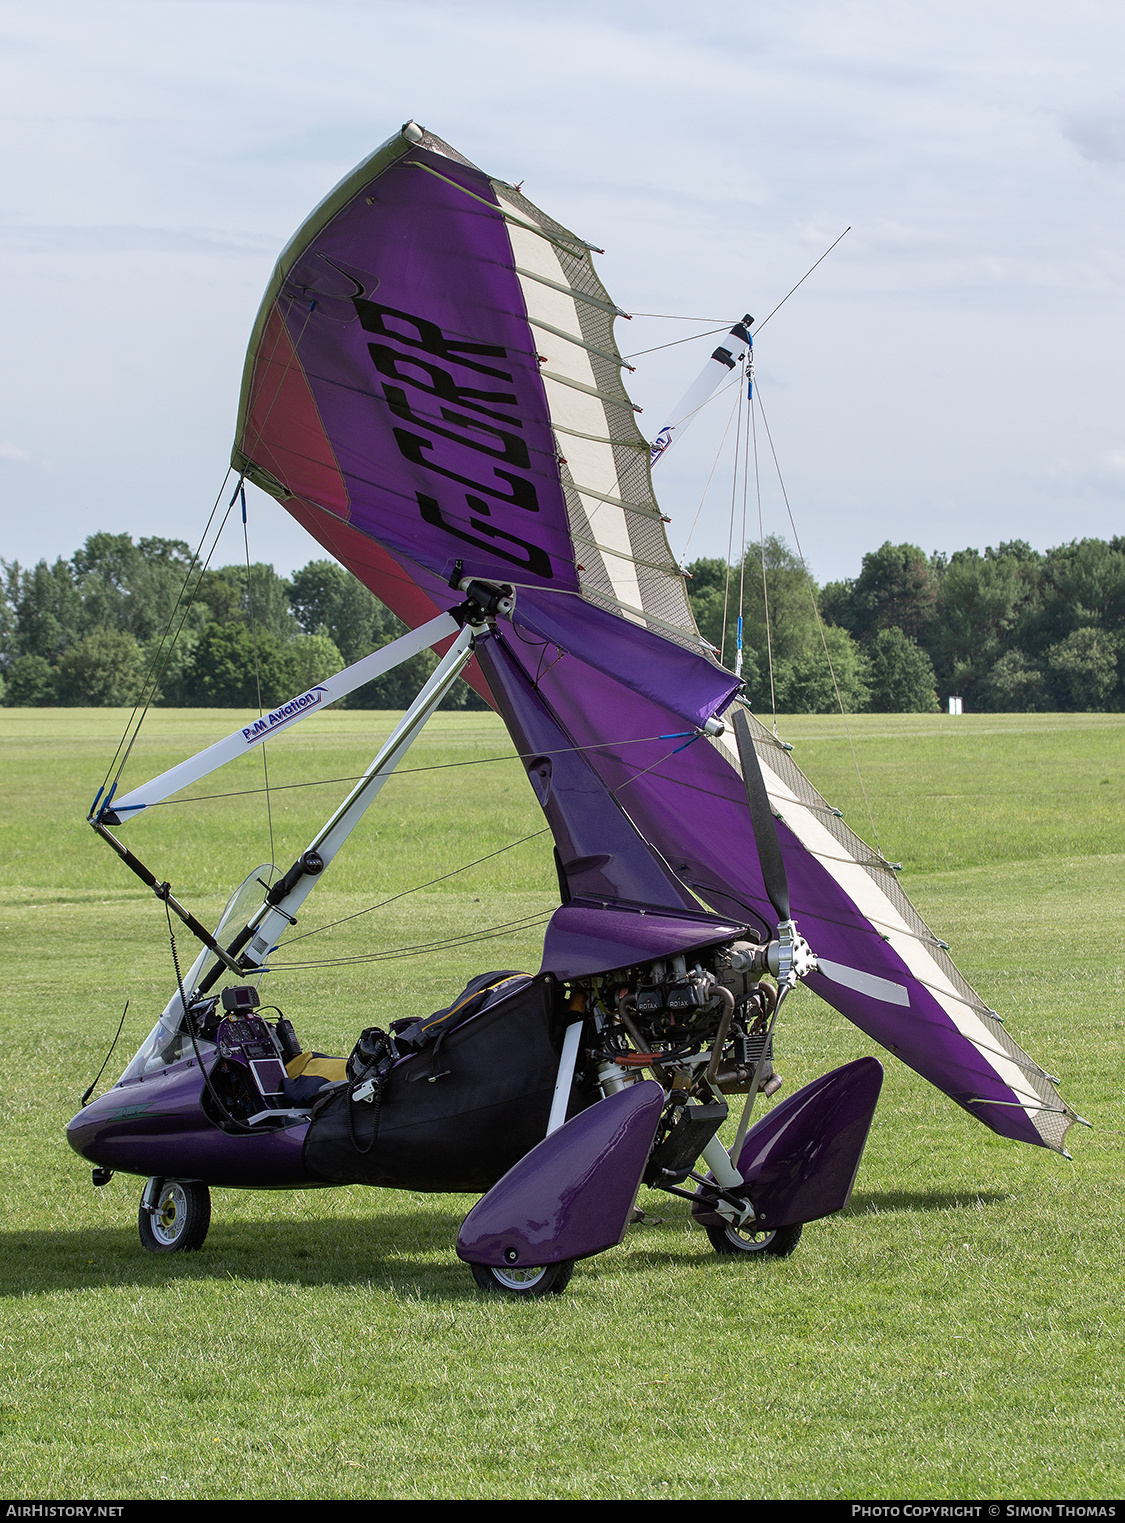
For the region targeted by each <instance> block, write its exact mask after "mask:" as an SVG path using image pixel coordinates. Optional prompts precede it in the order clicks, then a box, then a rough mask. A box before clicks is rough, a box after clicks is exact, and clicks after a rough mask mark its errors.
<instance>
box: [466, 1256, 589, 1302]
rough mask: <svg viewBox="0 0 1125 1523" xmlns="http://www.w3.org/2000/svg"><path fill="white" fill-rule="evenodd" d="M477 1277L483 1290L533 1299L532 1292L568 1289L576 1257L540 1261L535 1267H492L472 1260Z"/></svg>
mask: <svg viewBox="0 0 1125 1523" xmlns="http://www.w3.org/2000/svg"><path fill="white" fill-rule="evenodd" d="M469 1267H470V1269H471V1270H472V1271H473V1279H474V1280H475V1281H476V1282H477V1284H478V1285H479V1286H480V1288H481V1290H491V1291H497V1292H499V1294H500V1295H506V1296H516V1297H518V1298H520V1299H522V1300H529V1299H530V1298H531V1297H532V1296H558V1295H561V1294H562V1292H563V1291H564V1290H565V1289H566V1287H567V1284H568V1283H569V1281H570V1277H571V1275H572V1274H573V1272H574V1260H573V1259H564V1260H563V1261H562V1263H561V1264H543V1265H536V1266H535V1267H534V1268H531V1267H529V1268H527V1269H522V1268H521V1269H517V1268H516V1267H515V1266H514V1265H513V1266H512V1268H510V1269H509V1268H507V1267H506V1266H505V1267H504V1268H497V1269H494V1268H492V1266H491V1265H489V1264H470V1266H469Z"/></svg>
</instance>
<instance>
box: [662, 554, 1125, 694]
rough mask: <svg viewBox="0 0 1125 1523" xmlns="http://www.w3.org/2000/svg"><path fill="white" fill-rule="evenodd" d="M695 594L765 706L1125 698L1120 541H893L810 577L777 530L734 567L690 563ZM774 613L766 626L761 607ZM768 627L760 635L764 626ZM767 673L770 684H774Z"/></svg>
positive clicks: (1124, 572) (697, 608) (718, 641)
mask: <svg viewBox="0 0 1125 1523" xmlns="http://www.w3.org/2000/svg"><path fill="white" fill-rule="evenodd" d="M688 572H689V580H688V583H687V587H688V596H689V599H690V601H691V605H692V608H693V610H694V612H695V617H696V621H697V623H698V624H699V628H700V632H701V633H702V634H703V635H704V636H705V637H706V638H707V639H708V640H710V641H711V642H712V644H713V645H715V646H716V647H717V648H718V649H719V651H720V652H721V655H722V659H723V662H724V664H725V665H726V666H732V665H733V664H734V656H735V651H736V641H737V620H738V613H739V609H740V607H741V610H742V616H743V623H742V642H743V666H742V675H743V678H744V680H745V682H746V685H747V689H748V692H749V696H750V699H751V702H752V703H753V704H754V707H755V708H756V709H758V710H759V711H760V712H761V711H768V710H771V709H773V708H774V707H776V709H777V711H778V712H779V713H783V714H793V713H805V714H809V713H812V714H819V713H830V712H832V711H833V710H835V709H836V708H837V707H838V706H839V704H841V703H842V705H843V707H844V709H845V710H846V711H848V712H851V713H861V712H864V711H867V712H874V713H926V712H932V711H934V710H936V709H937V708H938V707H939V705H941V706H944V701H945V699H947V698H948V697H950V696H952V695H956V696H959V697H961V698H963V700H964V705H965V708H966V709H967V710H970V711H971V710H978V711H980V710H986V711H991V712H1003V713H1011V712H1027V711H1029V710H1053V711H1065V710H1071V711H1073V710H1097V711H1116V712H1120V711H1121V710H1123V709H1125V538H1122V537H1120V536H1117V537H1115V538H1113V539H1111V540H1109V541H1106V540H1101V539H1081V540H1072V541H1071V542H1070V543H1069V544H1065V545H1059V546H1058V547H1057V548H1055V549H1053V550H1047V551H1045V552H1040V551H1038V550H1033V549H1032V547H1031V546H1030V545H1029V544H1027V543H1026V542H1025V541H1023V540H1011V541H1008V542H1006V543H1003V544H1001V545H1000V546H999V547H998V548H997V549H993V548H992V547H991V546H989V547H988V548H987V549H986V550H985V551H984V552H983V554H982V553H981V552H980V551H979V550H972V549H967V550H957V551H955V552H954V553H953V554H952V555H948V556H947V555H944V554H941V553H938V552H935V553H934V554H932V555H928V556H927V555H926V554H924V552H923V551H922V550H921V549H920V548H919V547H918V546H917V545H910V544H903V545H893V544H891V543H890V541H889V540H888V541H887V542H886V543H885V544H883V545H881V546H880V547H879V549H878V550H871V551H869V552H868V553H867V554H866V555H865V556H864V557H863V564H862V566H861V568H860V572H859V575H858V576H857V577H854V578H852V579H849V580H847V581H839V582H829V583H828V584H827V585H826V586H824V587H817V586H816V584H815V583H814V582H813V581H812V580H811V578H810V577H808V576H806V574H805V568H804V566H803V564H802V562H801V560H800V558H799V557H798V556H797V555H795V554H794V552H793V551H792V550H791V549H790V548H789V546H788V545H786V544H785V542H784V541H783V540H781V539H778V538H776V537H773V538H770V539H767V540H766V541H765V544H764V545H762V546H760V547H759V546H757V545H755V546H753V547H751V548H749V549H748V550H747V551H746V554H745V557H744V559H743V561H742V562H741V563H740V564H735V565H734V566H731V567H729V568H728V566H727V563H726V562H725V561H723V560H698V561H696V562H694V564H693V565H691V566H689V567H688ZM767 607H768V611H769V618H768V625H767V617H766V611H767ZM767 630H768V634H767ZM771 668H772V682H771Z"/></svg>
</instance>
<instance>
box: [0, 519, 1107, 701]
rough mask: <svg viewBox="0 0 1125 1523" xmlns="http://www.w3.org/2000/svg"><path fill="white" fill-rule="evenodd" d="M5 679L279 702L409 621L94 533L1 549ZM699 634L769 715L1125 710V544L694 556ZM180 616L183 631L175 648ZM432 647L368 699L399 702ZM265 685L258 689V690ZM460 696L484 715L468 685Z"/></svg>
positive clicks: (63, 694)
mask: <svg viewBox="0 0 1125 1523" xmlns="http://www.w3.org/2000/svg"><path fill="white" fill-rule="evenodd" d="M0 569H2V573H3V587H2V597H0V680H2V682H3V693H2V700H0V701H2V702H3V703H4V704H6V705H9V706H25V705H45V704H83V705H103V704H118V705H119V704H131V703H133V702H135V701H136V700H137V698H138V697H139V696H140V695H141V694H142V692H146V693H147V691H148V689H147V688H146V680H147V681H148V682H149V684H150V685H152V684H153V683H154V684H155V691H156V698H155V700H154V701H156V702H157V703H160V704H164V705H173V706H182V705H200V706H206V707H223V708H227V707H235V708H247V707H256V706H257V704H258V702H259V701H260V702H261V703H262V704H263V705H265V706H269V705H272V704H275V703H279V702H281V701H282V700H283V699H285V698H288V697H290V696H292V695H293V694H294V693H297V692H301V691H302V690H303V689H304V688H307V687H311V686H312V685H313V684H314V683H316V682H319V681H322V680H323V679H324V678H325V677H327V676H329V675H331V674H332V673H333V672H335V671H339V670H340V669H341V667H343V666H346V665H348V664H349V663H350V662H352V661H356V660H358V659H359V658H360V657H361V656H364V655H366V654H367V653H368V652H369V651H371V650H373V649H374V648H376V647H377V646H380V645H384V644H386V643H387V641H389V640H392V639H394V638H395V636H396V635H398V634H401V633H402V631H403V628H404V626H403V625H402V624H401V623H400V621H399V620H398V619H396V618H395V616H394V615H393V614H392V613H390V612H389V610H388V609H386V608H385V607H384V606H383V604H381V603H380V602H379V601H378V600H377V599H376V598H374V597H373V596H372V595H371V593H369V592H368V591H367V589H366V588H365V587H363V586H362V585H361V584H360V583H359V582H358V581H356V579H355V578H354V577H353V576H351V575H350V574H349V573H348V572H346V571H344V569H343V568H342V567H341V566H339V565H337V564H336V562H335V561H330V560H318V561H310V562H309V564H308V565H307V566H304V567H302V568H301V570H299V571H297V572H295V573H294V574H293V576H292V577H291V578H285V577H281V576H279V575H278V574H277V572H276V571H275V570H274V568H273V567H272V566H270V565H267V564H265V563H262V562H259V563H257V564H255V565H251V566H250V567H249V568H247V567H246V566H245V565H233V566H221V567H219V568H218V569H205V570H199V569H197V568H194V567H193V565H192V557H191V552H190V550H189V548H188V546H187V545H186V544H185V543H184V542H183V541H181V540H172V539H162V538H158V537H152V538H143V539H140V540H139V541H137V542H136V543H134V542H133V540H132V538H131V536H130V535H128V534H93V535H91V536H90V538H89V539H88V540H87V541H86V543H85V545H83V547H82V548H81V549H80V550H79V551H77V552H76V553H75V554H74V555H73V556H72V557H71V558H70V559H69V560H64V559H62V558H59V559H58V560H56V561H55V563H54V565H48V564H47V562H46V561H40V562H39V563H38V565H36V566H34V567H31V568H23V567H21V566H20V565H19V564H18V563H8V562H3V561H0ZM686 575H687V584H686V585H687V588H688V596H689V599H690V602H691V605H692V609H693V611H694V613H695V617H696V620H697V622H698V624H699V628H700V632H701V633H702V634H703V636H704V637H705V638H706V639H707V640H709V641H710V642H711V643H712V644H713V645H714V647H715V649H716V651H717V652H718V653H719V654H720V656H721V658H722V660H723V662H724V664H725V665H726V666H728V667H733V666H734V664H735V658H736V653H737V647H738V622H739V615H740V613H741V619H742V677H743V680H744V681H745V683H746V687H747V691H748V694H749V697H750V699H751V702H752V703H753V705H754V707H755V708H756V709H758V710H759V712H767V711H771V710H774V709H776V711H777V712H779V713H830V712H833V711H834V710H836V709H837V708H838V707H840V706H842V707H843V708H844V709H845V710H846V711H848V712H851V713H857V712H865V711H866V712H875V713H903V712H907V713H925V712H933V711H935V710H936V709H937V708H938V707H939V704H943V703H944V700H945V698H947V697H948V696H950V695H954V694H956V695H959V696H961V697H962V698H963V699H964V704H965V708H966V709H967V710H970V711H972V710H988V711H997V712H1013V711H1017V712H1020V711H1029V710H1047V709H1049V710H1055V711H1059V710H1100V711H1121V710H1125V538H1122V537H1120V536H1118V537H1115V538H1114V539H1111V540H1109V541H1106V540H1100V539H1082V540H1072V541H1071V542H1070V543H1069V544H1064V545H1059V546H1058V547H1056V548H1055V549H1053V550H1047V551H1044V552H1040V551H1038V550H1033V549H1032V548H1031V546H1030V545H1028V544H1027V543H1025V542H1024V541H1023V540H1012V541H1008V542H1006V543H1003V544H1001V545H1000V546H999V547H998V548H997V549H993V548H992V547H991V546H990V547H988V548H987V549H986V550H985V551H984V552H983V554H982V553H981V552H980V551H977V550H972V549H966V550H958V551H955V552H954V553H953V554H952V555H949V556H946V555H944V554H940V553H937V552H935V553H934V554H932V555H929V556H927V555H926V554H925V553H924V552H923V551H922V550H921V549H920V548H919V547H918V546H917V545H910V544H901V545H893V544H891V543H890V541H887V542H886V543H885V544H883V545H882V546H880V548H879V549H878V550H872V551H870V552H868V553H867V554H866V555H865V556H864V557H863V563H862V566H861V568H860V572H859V575H858V576H857V577H855V578H853V579H849V580H847V581H837V582H829V583H827V584H826V585H825V586H823V587H818V586H817V585H816V583H815V582H814V581H813V580H812V578H811V577H809V576H808V575H807V574H806V571H805V567H804V565H803V564H802V562H801V560H800V558H799V557H798V556H797V555H796V554H795V553H794V552H793V550H792V549H791V548H790V547H789V546H788V545H787V544H786V543H785V541H784V540H782V539H780V538H778V537H776V536H774V537H771V538H770V539H767V540H766V541H765V543H764V545H762V546H760V547H759V546H757V545H755V546H753V547H751V548H749V549H748V550H747V551H746V554H745V556H744V558H743V559H742V561H741V562H736V563H735V564H734V565H730V566H728V564H727V562H726V561H724V560H722V559H709V558H702V559H699V560H696V561H694V562H692V564H691V565H690V566H688V568H687V572H686ZM169 620H173V624H174V626H175V625H182V628H181V632H180V635H179V638H178V639H177V641H176V643H175V646H174V647H173V648H172V650H171V654H170V655H169V654H168V652H167V644H166V642H164V641H163V635H164V631H165V629H166V628H167V627H168V624H169ZM435 662H436V657H435V656H434V655H433V653H432V652H424V653H423V654H422V655H419V656H416V657H414V658H412V660H411V661H409V662H406V663H404V665H403V666H401V667H398V668H396V669H395V670H394V671H393V672H390V673H388V674H387V675H386V676H385V677H380V678H378V679H376V680H375V681H374V682H371V683H368V684H367V686H366V687H364V688H361V689H360V690H359V691H358V692H356V693H353V694H352V695H351V696H350V697H349V698H348V699H347V700H346V702H347V705H348V706H349V707H352V708H357V707H358V708H404V707H405V706H406V705H407V704H408V703H409V702H410V700H411V698H412V697H413V696H414V694H415V693H416V692H417V690H418V688H419V686H420V685H421V683H422V682H423V681H424V679H425V677H426V676H427V675H428V673H429V672H430V671H431V670H432V669H433V666H434V664H435ZM259 690H260V700H259ZM443 707H445V708H480V707H482V700H481V699H480V698H479V697H478V696H477V695H476V694H475V693H474V692H473V690H472V689H471V688H470V687H468V685H467V684H466V683H464V682H461V681H459V682H458V683H457V684H456V686H455V689H454V691H453V692H452V693H451V694H450V695H449V696H448V697H447V698H446V700H445V702H444V703H443Z"/></svg>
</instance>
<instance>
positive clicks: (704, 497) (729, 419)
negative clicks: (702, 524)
mask: <svg viewBox="0 0 1125 1523" xmlns="http://www.w3.org/2000/svg"><path fill="white" fill-rule="evenodd" d="M723 389H724V391H727V390H729V389H730V388H729V387H724V388H723ZM737 405H738V398H737V397H736V398H735V399H734V401H733V402H732V403H731V405H730V414H729V416H728V417H727V426H726V428H724V429H723V437H722V438H721V439H720V440H719V447H718V449H717V450H716V451H715V458H714V460H713V461H712V462H711V474H710V475H709V476H708V477H707V485H706V486H705V487H704V488H703V495H702V496H701V497H700V499H699V506H698V507H697V508H696V510H695V517H694V518H693V519H692V521H691V528H690V529H689V530H688V537H687V539H686V540H685V541H684V548H683V551H682V552H681V554H680V568H681V570H682V569H683V566H684V562H685V561H686V560H687V553H688V549H689V547H690V545H691V541H692V536H693V535H694V533H695V529H696V525H697V524H698V523H699V515H700V514H701V513H702V512H703V504H704V503H705V502H706V501H707V493H708V492H709V491H710V490H711V482H712V481H713V480H714V477H715V471H716V469H717V468H718V464H719V459H720V457H721V455H722V453H723V446H724V445H725V444H726V442H727V435H728V434H729V433H730V426H731V424H732V423H733V422H734V410H735V408H736V407H737Z"/></svg>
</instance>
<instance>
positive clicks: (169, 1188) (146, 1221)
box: [137, 1179, 211, 1253]
mask: <svg viewBox="0 0 1125 1523" xmlns="http://www.w3.org/2000/svg"><path fill="white" fill-rule="evenodd" d="M210 1225H211V1192H210V1190H208V1188H207V1186H206V1185H204V1184H200V1183H199V1181H198V1180H192V1181H187V1182H181V1181H179V1180H175V1179H166V1180H161V1181H159V1182H157V1181H155V1180H150V1181H149V1183H148V1186H147V1187H146V1189H145V1192H144V1194H143V1195H142V1196H141V1207H140V1211H139V1212H138V1213H137V1228H138V1231H139V1232H140V1235H141V1247H142V1248H146V1249H147V1250H148V1251H149V1253H194V1252H195V1251H196V1250H197V1249H199V1248H202V1247H203V1240H204V1238H205V1237H206V1236H207V1229H208V1227H209V1226H210Z"/></svg>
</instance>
